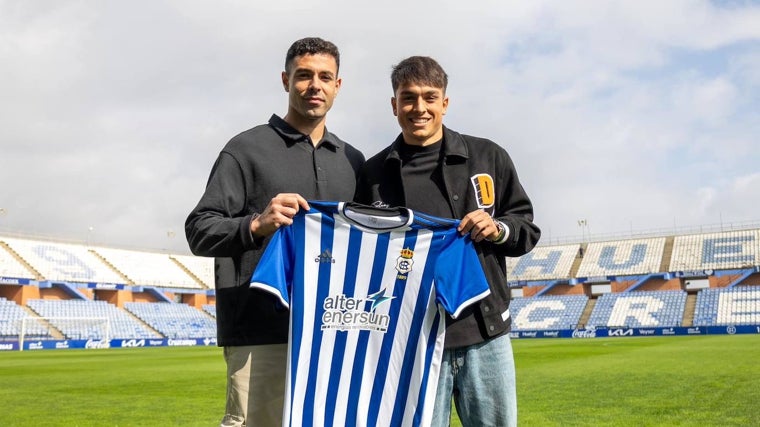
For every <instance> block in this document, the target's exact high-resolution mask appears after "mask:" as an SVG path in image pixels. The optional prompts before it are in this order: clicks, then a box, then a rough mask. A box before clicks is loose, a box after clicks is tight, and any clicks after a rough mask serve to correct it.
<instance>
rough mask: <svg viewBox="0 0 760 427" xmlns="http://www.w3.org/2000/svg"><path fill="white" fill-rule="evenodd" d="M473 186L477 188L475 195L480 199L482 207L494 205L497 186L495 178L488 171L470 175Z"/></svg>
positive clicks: (479, 204) (486, 207)
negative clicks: (494, 181)
mask: <svg viewBox="0 0 760 427" xmlns="http://www.w3.org/2000/svg"><path fill="white" fill-rule="evenodd" d="M470 182H471V183H472V187H473V188H474V189H475V196H477V199H478V207H479V208H480V209H488V208H490V207H493V205H494V203H495V202H496V187H495V186H494V183H493V178H492V177H491V175H489V174H487V173H479V174H477V175H473V176H471V177H470Z"/></svg>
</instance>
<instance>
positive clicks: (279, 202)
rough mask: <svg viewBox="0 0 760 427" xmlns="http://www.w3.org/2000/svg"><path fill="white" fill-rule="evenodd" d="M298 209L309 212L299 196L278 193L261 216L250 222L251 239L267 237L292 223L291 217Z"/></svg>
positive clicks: (304, 201)
mask: <svg viewBox="0 0 760 427" xmlns="http://www.w3.org/2000/svg"><path fill="white" fill-rule="evenodd" d="M299 209H306V210H309V203H308V202H307V201H306V199H304V198H303V197H302V196H301V195H300V194H296V193H280V194H278V195H276V196H274V198H273V199H272V200H270V201H269V204H268V205H267V207H266V208H265V209H264V212H262V213H261V215H259V216H257V217H256V218H254V219H253V221H251V234H252V235H253V237H259V238H261V237H267V236H271V235H272V234H274V232H275V231H277V229H278V228H280V227H282V226H284V225H290V224H292V223H293V216H295V214H296V213H298V210H299Z"/></svg>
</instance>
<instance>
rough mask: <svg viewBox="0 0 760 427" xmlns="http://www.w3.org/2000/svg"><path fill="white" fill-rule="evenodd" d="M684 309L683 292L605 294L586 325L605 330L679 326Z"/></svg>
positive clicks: (684, 297)
mask: <svg viewBox="0 0 760 427" xmlns="http://www.w3.org/2000/svg"><path fill="white" fill-rule="evenodd" d="M685 305H686V292H683V291H637V292H626V293H619V294H604V295H602V296H601V297H599V299H598V300H597V302H596V305H595V306H594V311H593V312H592V313H591V317H589V320H588V323H587V325H589V326H595V327H605V328H608V327H609V328H631V327H672V326H681V323H682V320H683V314H684V308H685Z"/></svg>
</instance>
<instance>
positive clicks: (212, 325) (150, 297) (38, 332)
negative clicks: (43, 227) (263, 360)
mask: <svg viewBox="0 0 760 427" xmlns="http://www.w3.org/2000/svg"><path fill="white" fill-rule="evenodd" d="M213 281H214V260H213V259H212V258H203V257H194V256H188V255H173V254H167V253H158V252H147V251H138V250H125V249H117V248H110V247H99V246H89V245H84V244H72V243H61V242H53V241H45V240H33V239H23V238H18V237H6V236H1V235H0V348H2V346H3V344H2V343H3V342H6V343H7V342H13V341H18V340H20V339H21V336H22V334H23V335H24V338H25V339H26V341H31V342H32V345H37V347H36V348H45V347H46V345H45V341H46V340H59V341H64V342H66V344H65V345H64V346H63V348H69V347H70V346H69V342H75V341H78V340H81V341H84V342H86V343H89V344H87V345H90V346H94V347H98V346H103V345H107V344H102V343H101V344H93V342H99V341H102V340H105V339H108V340H120V342H125V343H127V344H125V345H149V344H150V343H154V344H155V345H161V344H166V343H167V342H168V343H170V344H171V343H178V344H180V345H191V344H193V343H198V342H202V343H203V344H206V345H209V344H213V343H215V342H216V320H215V318H216V311H215V309H214V306H215V305H214V304H215V291H214V282H213ZM23 319H26V320H23ZM103 319H105V323H106V324H107V327H104V320H103ZM105 334H108V335H107V336H106V335H105ZM198 340H200V341H198ZM108 346H110V345H108ZM4 347H5V348H6V349H8V348H10V346H9V345H7V344H6V345H5V346H4ZM14 348H15V347H14ZM32 348H35V347H32Z"/></svg>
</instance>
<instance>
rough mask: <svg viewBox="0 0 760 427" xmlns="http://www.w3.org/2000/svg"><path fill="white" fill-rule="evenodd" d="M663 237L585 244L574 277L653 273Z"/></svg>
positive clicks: (658, 258)
mask: <svg viewBox="0 0 760 427" xmlns="http://www.w3.org/2000/svg"><path fill="white" fill-rule="evenodd" d="M664 246H665V238H664V237H663V238H654V239H637V240H624V241H621V242H597V243H589V244H588V246H587V248H586V252H585V254H584V256H583V261H582V262H581V265H580V268H579V269H578V273H577V274H576V276H577V277H594V276H614V275H632V274H649V273H656V272H658V271H659V270H660V261H661V260H662V252H663V248H664Z"/></svg>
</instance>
